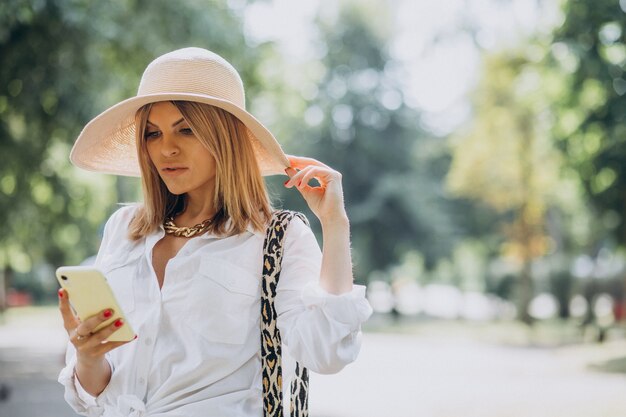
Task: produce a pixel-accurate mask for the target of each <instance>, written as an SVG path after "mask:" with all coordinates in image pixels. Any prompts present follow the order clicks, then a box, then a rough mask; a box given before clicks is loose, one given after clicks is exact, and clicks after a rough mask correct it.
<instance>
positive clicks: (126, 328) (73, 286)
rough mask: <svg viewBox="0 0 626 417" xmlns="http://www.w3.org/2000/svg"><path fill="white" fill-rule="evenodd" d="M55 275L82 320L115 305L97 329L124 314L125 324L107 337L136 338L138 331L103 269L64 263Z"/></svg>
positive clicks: (119, 338)
mask: <svg viewBox="0 0 626 417" xmlns="http://www.w3.org/2000/svg"><path fill="white" fill-rule="evenodd" d="M56 277H57V280H58V281H59V284H61V287H63V288H64V289H65V290H66V291H67V293H68V294H69V298H70V304H71V306H72V308H73V309H74V311H76V314H77V315H78V317H79V318H80V319H81V321H85V320H86V319H87V318H89V317H91V316H93V315H95V314H99V313H100V312H101V311H102V310H105V309H107V308H112V309H113V311H114V313H113V317H111V318H110V319H108V320H107V321H105V322H103V323H101V324H100V325H98V327H96V329H95V330H94V332H95V331H98V330H100V329H101V328H103V327H104V326H107V325H109V324H110V323H113V322H114V321H115V320H117V319H119V318H121V319H122V320H123V321H124V325H123V326H122V327H121V328H120V329H118V330H117V331H116V332H115V333H113V334H112V335H111V336H109V338H108V339H107V340H108V341H111V342H120V341H122V342H125V341H128V340H133V339H134V338H135V332H134V331H133V329H132V327H131V326H130V323H129V322H128V320H127V319H126V317H125V316H124V312H123V311H122V309H121V307H120V305H119V304H118V303H117V300H116V299H115V295H113V291H112V290H111V287H110V286H109V283H108V282H107V280H106V278H105V277H104V275H103V274H102V272H100V271H99V270H98V269H96V268H94V267H91V266H62V267H60V268H59V269H57V271H56Z"/></svg>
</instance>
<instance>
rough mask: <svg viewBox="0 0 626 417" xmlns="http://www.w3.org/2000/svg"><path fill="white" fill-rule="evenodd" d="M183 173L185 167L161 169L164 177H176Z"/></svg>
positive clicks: (185, 169)
mask: <svg viewBox="0 0 626 417" xmlns="http://www.w3.org/2000/svg"><path fill="white" fill-rule="evenodd" d="M185 171H187V168H185V167H164V168H161V173H162V174H164V175H177V174H182V173H183V172H185Z"/></svg>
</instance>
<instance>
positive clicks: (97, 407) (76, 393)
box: [58, 206, 133, 417]
mask: <svg viewBox="0 0 626 417" xmlns="http://www.w3.org/2000/svg"><path fill="white" fill-rule="evenodd" d="M132 212H133V208H132V207H128V206H126V207H122V208H120V209H119V210H117V211H116V212H115V213H114V214H113V215H112V216H111V217H110V218H109V220H108V221H107V223H106V225H105V226H104V233H103V236H102V242H101V244H100V250H99V251H98V256H97V257H96V265H97V264H98V262H99V259H100V257H101V254H102V252H103V249H105V248H106V247H107V246H108V245H110V244H113V243H112V242H114V241H115V240H116V239H115V235H116V233H118V232H119V230H118V229H120V228H123V227H124V224H123V223H124V222H126V221H130V218H129V216H132ZM126 224H127V223H126ZM105 359H106V360H107V362H108V363H109V366H110V367H111V374H113V372H114V371H115V370H114V366H113V363H112V361H111V360H110V358H109V357H108V355H106V356H105ZM111 379H112V380H113V378H111ZM58 382H59V383H61V384H62V385H63V387H64V388H65V393H64V398H65V401H66V402H67V403H68V404H69V405H70V407H72V409H73V410H74V411H75V412H76V413H78V414H79V415H83V416H89V417H97V416H101V415H102V413H103V412H104V408H103V404H104V402H106V401H105V400H106V397H107V395H106V394H107V392H108V391H109V387H110V386H111V383H109V384H108V385H107V387H106V388H105V389H104V391H102V393H100V395H98V397H94V396H92V395H91V394H89V393H88V392H87V391H85V389H84V388H83V387H82V385H81V384H80V381H79V380H78V377H77V376H76V349H75V348H74V345H72V344H71V343H70V342H68V344H67V350H66V353H65V367H64V368H63V369H62V370H61V372H60V373H59V377H58Z"/></svg>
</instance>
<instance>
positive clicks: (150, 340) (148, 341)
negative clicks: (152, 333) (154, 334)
mask: <svg viewBox="0 0 626 417" xmlns="http://www.w3.org/2000/svg"><path fill="white" fill-rule="evenodd" d="M151 344H152V339H151V338H149V337H147V338H146V345H147V346H150V345H151Z"/></svg>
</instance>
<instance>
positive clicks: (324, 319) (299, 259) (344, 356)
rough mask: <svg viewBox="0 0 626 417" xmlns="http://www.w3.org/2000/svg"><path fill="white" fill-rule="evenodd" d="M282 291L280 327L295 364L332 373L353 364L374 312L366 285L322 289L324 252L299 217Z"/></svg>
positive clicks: (288, 246) (287, 245)
mask: <svg viewBox="0 0 626 417" xmlns="http://www.w3.org/2000/svg"><path fill="white" fill-rule="evenodd" d="M283 250H284V252H283V253H284V255H283V261H282V270H281V274H280V281H279V284H278V288H277V292H276V299H275V303H276V312H277V314H278V322H277V326H278V328H279V330H280V333H281V337H282V341H283V343H284V344H285V346H286V347H287V349H288V351H289V353H290V354H291V355H292V356H293V357H294V359H295V360H297V361H298V362H300V363H301V364H302V365H303V366H305V367H307V368H309V369H310V370H312V371H314V372H317V373H321V374H330V373H335V372H339V371H340V370H341V369H343V367H345V366H346V365H347V364H349V363H351V362H353V361H354V360H355V359H356V358H357V356H358V353H359V350H360V347H361V324H362V323H364V322H365V321H366V320H367V319H368V318H369V316H370V315H371V314H372V308H371V307H370V305H369V303H368V302H367V300H366V298H365V287H364V286H362V285H353V289H352V291H350V292H347V293H345V294H341V295H334V294H330V293H328V292H326V291H325V290H324V289H323V288H322V287H321V286H320V285H319V279H320V271H321V263H322V253H321V250H320V247H319V245H318V244H317V241H316V239H315V235H314V234H313V232H312V231H311V229H310V228H309V227H308V226H306V225H305V224H304V222H302V220H301V219H299V218H297V217H296V218H294V219H293V220H292V221H291V223H290V225H289V226H288V228H287V232H286V236H285V242H284V249H283Z"/></svg>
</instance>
